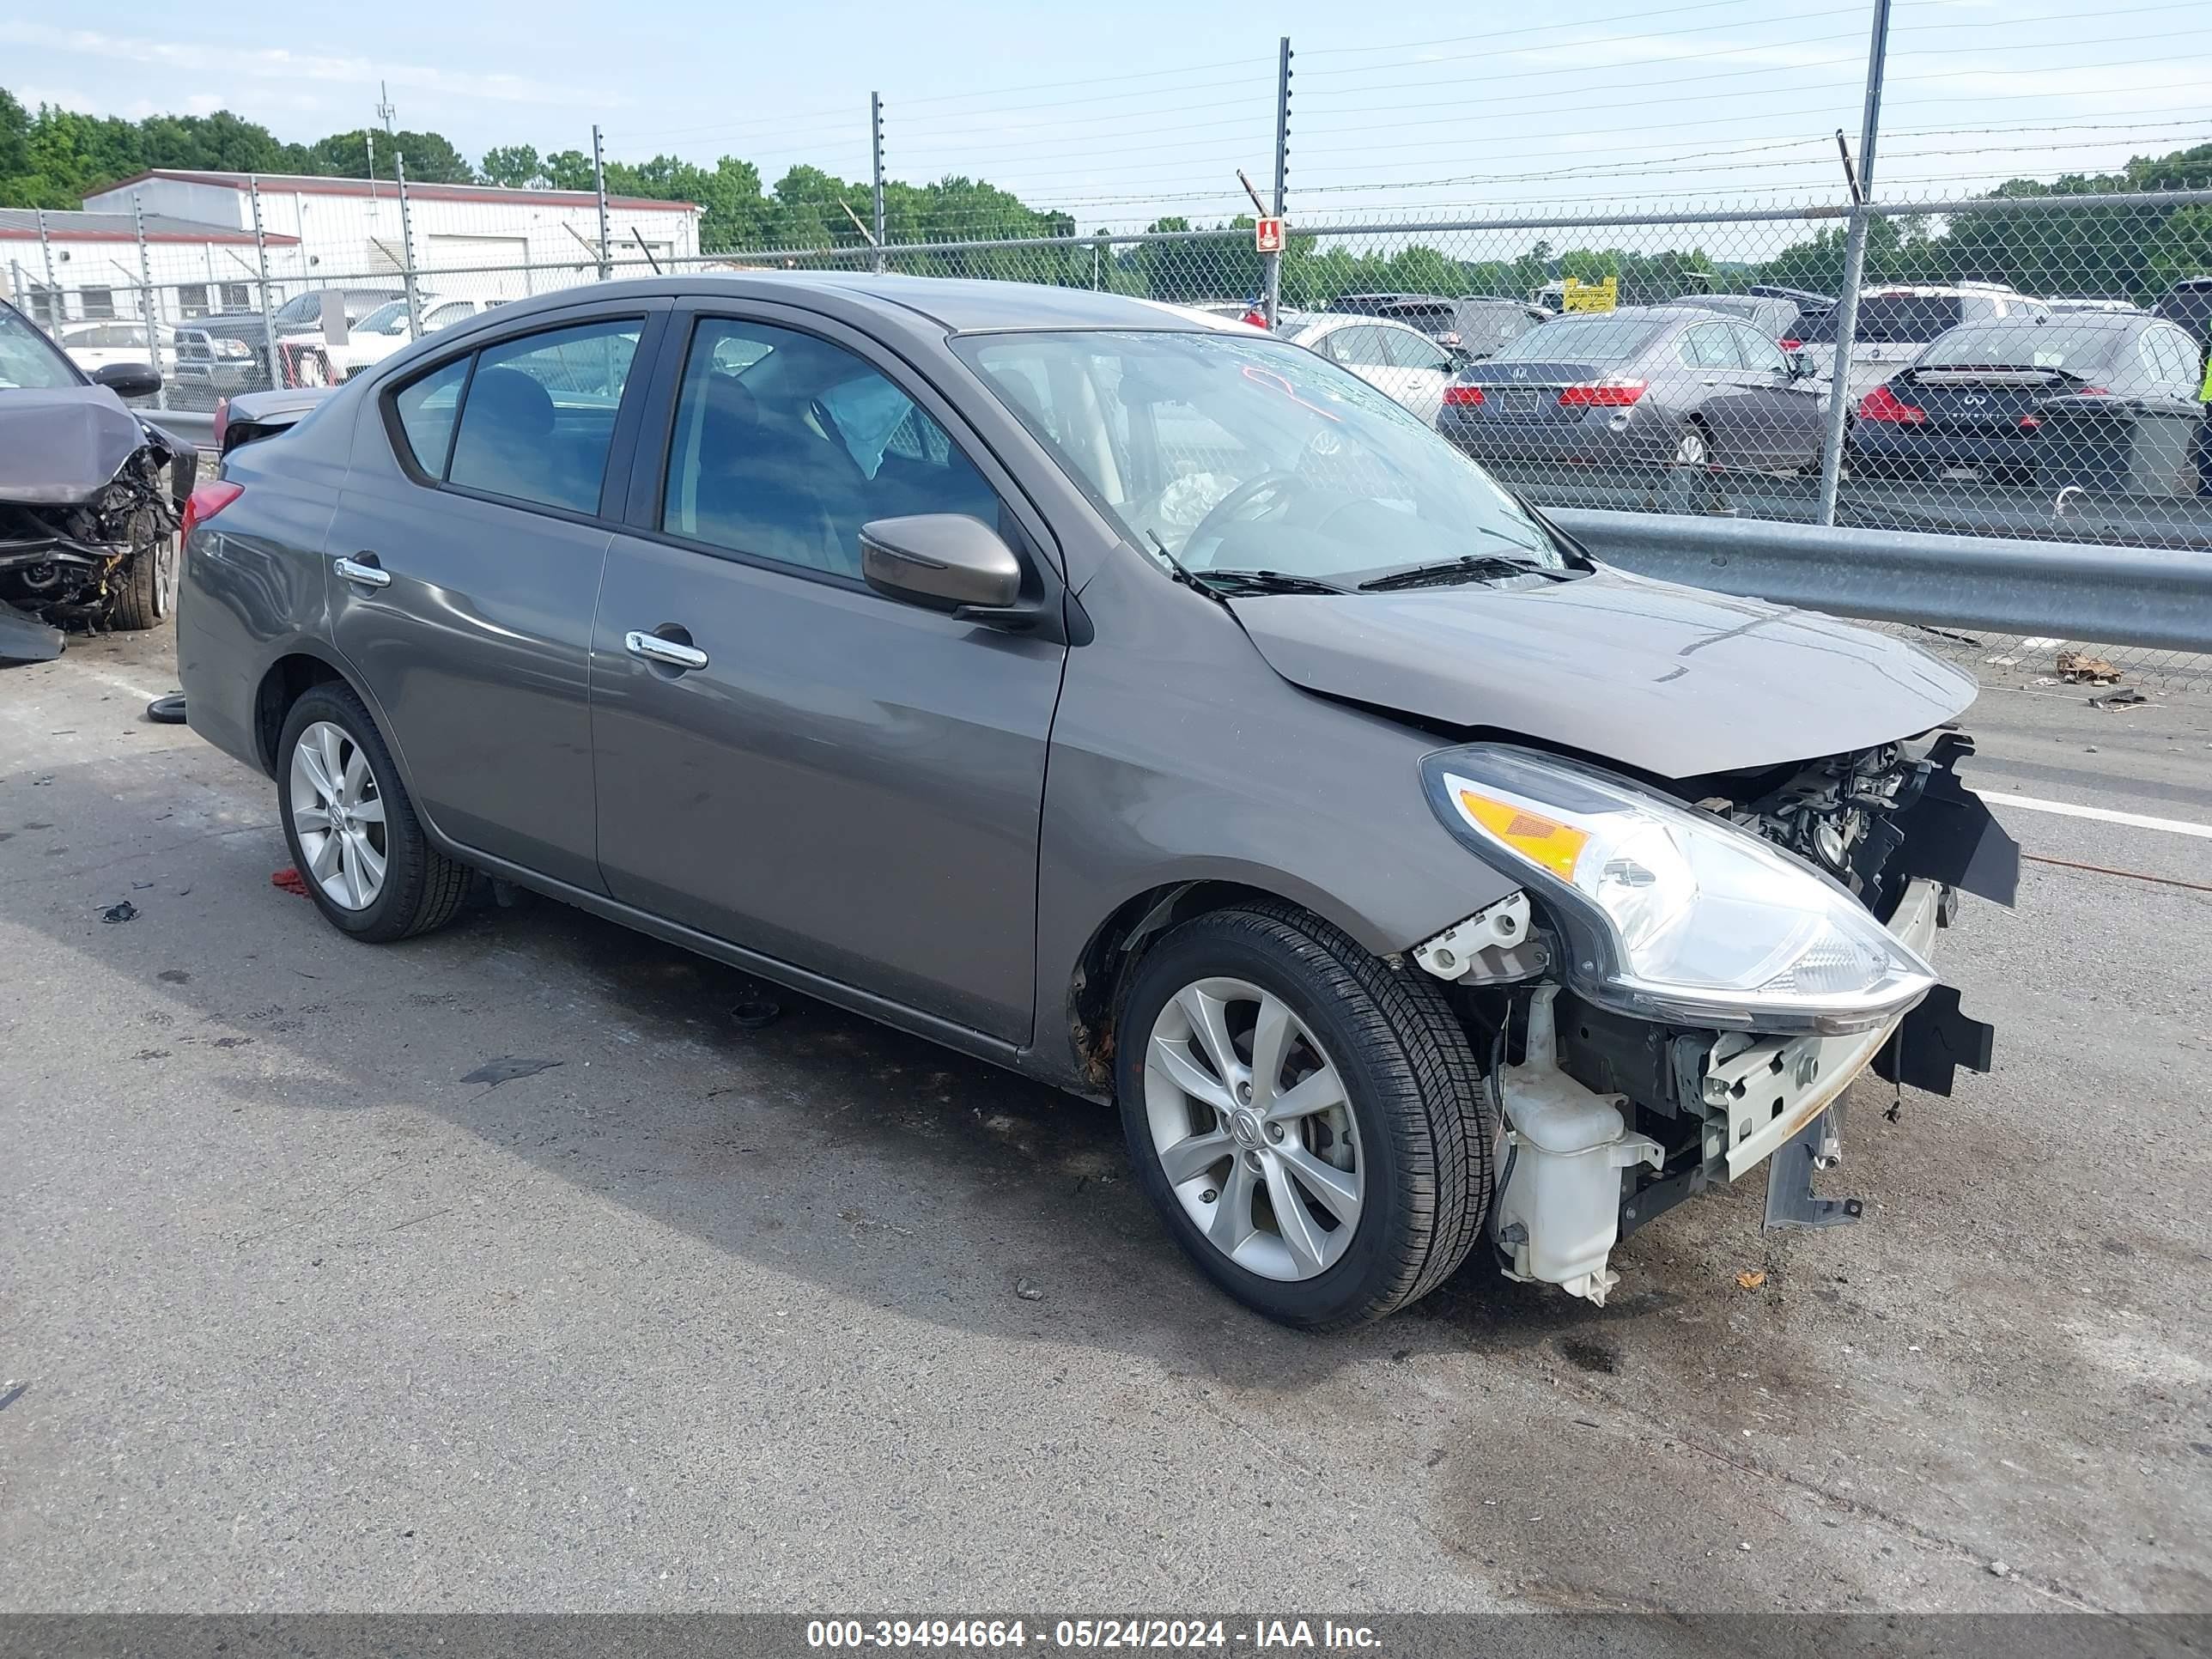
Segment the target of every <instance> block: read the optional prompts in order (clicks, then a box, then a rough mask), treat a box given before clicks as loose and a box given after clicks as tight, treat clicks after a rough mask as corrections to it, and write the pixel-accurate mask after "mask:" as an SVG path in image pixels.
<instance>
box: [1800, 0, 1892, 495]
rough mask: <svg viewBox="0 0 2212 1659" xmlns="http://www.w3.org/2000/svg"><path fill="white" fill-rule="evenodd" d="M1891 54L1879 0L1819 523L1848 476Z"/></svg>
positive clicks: (1841, 295)
mask: <svg viewBox="0 0 2212 1659" xmlns="http://www.w3.org/2000/svg"><path fill="white" fill-rule="evenodd" d="M1888 55H1889V0H1874V40H1873V41H1872V42H1871V43H1870V44H1869V46H1868V47H1867V79H1866V113H1865V115H1864V116H1863V118H1862V119H1861V121H1860V124H1859V158H1858V161H1859V165H1858V179H1857V184H1856V185H1855V186H1854V188H1853V190H1852V201H1851V228H1850V235H1849V237H1848V238H1847V239H1846V240H1845V241H1844V282H1843V287H1842V289H1840V290H1839V291H1838V294H1837V295H1836V363H1835V372H1834V374H1833V376H1832V379H1831V380H1830V383H1829V391H1828V430H1827V433H1826V439H1825V441H1823V442H1822V444H1821V446H1820V513H1819V517H1818V520H1817V522H1819V523H1820V524H1833V523H1835V521H1836V492H1837V491H1838V489H1839V488H1841V485H1842V482H1843V474H1844V431H1845V428H1847V426H1848V425H1849V423H1850V413H1851V344H1852V343H1853V341H1854V340H1856V339H1857V336H1858V324H1859V285H1860V283H1862V282H1863V280H1864V278H1865V276H1866V245H1867V230H1868V228H1869V226H1870V225H1871V223H1872V222H1873V219H1874V213H1873V204H1874V149H1875V139H1876V138H1877V137H1879V136H1880V135H1881V76H1882V68H1883V64H1884V62H1885V60H1886V59H1887V57H1888ZM1847 176H1848V175H1847Z"/></svg>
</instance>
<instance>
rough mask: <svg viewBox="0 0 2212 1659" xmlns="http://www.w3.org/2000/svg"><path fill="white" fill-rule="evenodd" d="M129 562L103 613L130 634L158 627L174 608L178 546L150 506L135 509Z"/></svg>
mask: <svg viewBox="0 0 2212 1659" xmlns="http://www.w3.org/2000/svg"><path fill="white" fill-rule="evenodd" d="M131 528H132V531H133V532H134V533H133V535H132V537H131V544H132V547H133V549H134V551H133V552H132V553H131V562H130V563H129V564H128V565H126V566H125V567H124V571H123V586H122V591H121V592H118V593H117V594H116V596H115V603H114V605H113V606H112V607H111V608H110V610H109V611H108V613H107V620H108V622H109V623H110V625H112V626H113V627H115V628H118V629H124V630H125V631H127V632H131V633H141V632H143V631H144V630H145V629H149V628H158V627H160V626H161V624H162V623H164V622H166V621H167V620H168V617H169V613H170V612H171V611H173V610H175V609H176V608H177V570H178V564H179V556H180V544H179V539H178V536H177V532H175V531H173V530H164V529H162V528H161V524H160V520H158V518H157V517H156V516H155V513H154V511H153V509H152V508H150V507H142V508H140V509H139V513H138V517H137V520H135V521H134V522H133V524H132V526H131Z"/></svg>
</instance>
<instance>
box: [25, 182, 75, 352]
mask: <svg viewBox="0 0 2212 1659" xmlns="http://www.w3.org/2000/svg"><path fill="white" fill-rule="evenodd" d="M39 257H40V258H42V259H44V260H45V261H46V332H47V333H48V334H50V335H52V336H53V337H54V338H55V339H56V340H57V341H58V340H59V339H60V338H61V336H60V335H59V334H58V333H57V332H56V331H57V330H58V329H59V328H60V327H61V325H62V319H63V318H64V317H65V316H67V315H68V314H69V307H67V306H64V304H63V303H62V291H61V289H59V288H58V287H57V286H55V283H54V245H53V244H52V242H50V241H48V240H46V209H44V208H40V210H39ZM33 320H36V319H35V318H34V319H33Z"/></svg>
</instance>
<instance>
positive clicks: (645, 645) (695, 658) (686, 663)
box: [623, 629, 707, 668]
mask: <svg viewBox="0 0 2212 1659" xmlns="http://www.w3.org/2000/svg"><path fill="white" fill-rule="evenodd" d="M623 649H624V650H626V651H628V652H629V653H630V655H631V656H633V657H643V658H644V659H646V660H647V662H657V663H660V664H663V665H665V666H667V667H670V668H704V667H705V666H706V665H707V653H705V652H703V651H702V650H701V649H700V648H699V647H697V646H696V645H678V643H677V642H676V641H674V640H664V639H662V638H661V637H660V635H658V634H641V633H639V632H638V631H637V630H636V629H631V630H630V631H629V633H627V634H625V635H623Z"/></svg>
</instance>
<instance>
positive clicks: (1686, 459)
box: [1674, 426, 1713, 466]
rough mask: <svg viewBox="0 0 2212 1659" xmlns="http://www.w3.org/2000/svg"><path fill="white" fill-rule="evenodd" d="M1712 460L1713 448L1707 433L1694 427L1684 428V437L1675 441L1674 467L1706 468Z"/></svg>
mask: <svg viewBox="0 0 2212 1659" xmlns="http://www.w3.org/2000/svg"><path fill="white" fill-rule="evenodd" d="M1712 459H1713V447H1712V445H1711V443H1710V442H1709V441H1707V440H1706V438H1705V433H1704V432H1703V431H1701V430H1700V429H1699V428H1696V427H1694V426H1686V427H1684V428H1682V435H1681V436H1680V437H1679V438H1677V439H1675V440H1674V465H1677V466H1705V465H1710V464H1711V461H1712Z"/></svg>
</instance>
